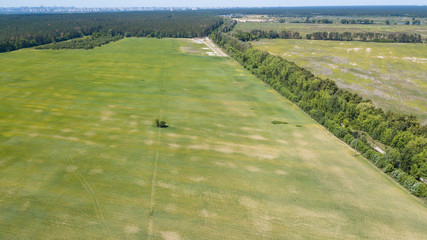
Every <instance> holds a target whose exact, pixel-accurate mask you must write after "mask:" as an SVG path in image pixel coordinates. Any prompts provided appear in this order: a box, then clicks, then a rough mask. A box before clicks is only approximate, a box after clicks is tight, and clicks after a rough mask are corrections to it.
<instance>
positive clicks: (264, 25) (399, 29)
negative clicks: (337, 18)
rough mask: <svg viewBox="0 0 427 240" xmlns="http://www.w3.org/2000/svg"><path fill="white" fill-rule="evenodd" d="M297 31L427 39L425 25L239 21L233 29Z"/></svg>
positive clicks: (302, 33)
mask: <svg viewBox="0 0 427 240" xmlns="http://www.w3.org/2000/svg"><path fill="white" fill-rule="evenodd" d="M254 29H255V30H264V31H268V30H275V31H279V32H280V31H297V32H299V33H300V35H301V36H303V37H305V35H307V34H309V33H313V32H374V33H407V34H420V35H421V38H422V39H423V40H424V41H426V40H427V25H401V24H400V25H380V24H367V25H363V24H338V23H335V24H309V23H278V22H239V23H238V24H237V25H236V27H235V28H234V30H235V31H238V30H240V31H245V32H250V31H252V30H254Z"/></svg>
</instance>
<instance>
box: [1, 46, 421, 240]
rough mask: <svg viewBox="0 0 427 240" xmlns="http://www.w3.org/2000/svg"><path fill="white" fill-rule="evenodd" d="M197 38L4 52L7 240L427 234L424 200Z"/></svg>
mask: <svg viewBox="0 0 427 240" xmlns="http://www.w3.org/2000/svg"><path fill="white" fill-rule="evenodd" d="M183 46H188V41H185V40H179V39H161V40H158V39H135V38H131V39H124V40H121V41H118V42H115V43H111V44H109V45H105V46H102V47H100V48H96V49H94V50H89V51H85V50H72V51H69V50H58V51H51V50H47V51H39V50H34V49H24V50H19V51H16V52H11V53H5V54H1V55H0V59H1V61H0V71H1V72H2V75H1V76H0V84H1V86H2V87H1V88H0V106H1V108H0V130H1V131H0V179H1V181H0V226H1V227H0V239H29V238H31V239H58V238H68V239H147V238H153V239H160V238H164V239H200V237H201V236H202V237H203V238H204V239H261V238H273V239H292V238H309V239H333V238H337V239H358V238H371V239H393V238H394V239H422V238H423V237H424V236H426V235H427V229H426V228H425V226H426V225H427V210H426V207H425V206H424V205H423V204H421V203H420V202H419V201H418V200H417V199H416V198H414V197H413V196H411V195H410V194H409V193H408V192H407V191H406V190H404V189H403V188H402V187H400V186H399V185H398V184H396V183H395V182H394V181H393V180H391V179H390V178H389V177H387V176H386V175H385V174H383V173H381V172H380V171H379V170H377V169H376V167H375V166H373V165H372V164H370V163H369V162H368V161H367V160H366V159H363V158H361V157H357V158H355V157H353V156H352V150H351V149H350V148H348V147H347V146H346V145H344V144H342V143H341V142H340V141H339V140H338V139H336V138H335V137H333V136H332V135H331V134H330V133H328V132H327V131H325V130H324V129H323V128H322V127H320V126H319V125H318V124H316V123H315V122H314V121H312V120H311V119H310V118H308V117H307V116H306V115H305V114H304V113H303V112H302V111H300V110H299V109H298V108H297V107H295V106H294V105H293V104H291V103H290V102H289V101H287V100H285V99H283V98H282V97H280V96H278V95H277V94H276V93H274V92H272V91H271V90H270V89H269V88H267V87H266V86H265V85H264V84H263V83H262V82H261V81H259V80H258V79H255V78H254V77H253V76H251V75H250V74H249V73H247V72H246V71H244V70H243V69H242V68H241V67H240V66H239V65H238V64H237V63H235V62H234V61H232V60H231V59H229V58H220V57H209V56H202V55H200V54H199V55H197V54H195V53H192V54H186V53H183V52H181V51H180V49H181V47H183ZM156 118H158V119H162V120H164V121H166V122H167V123H168V124H170V127H169V128H156V127H153V124H152V121H153V119H156ZM271 119H280V120H281V121H286V122H288V123H289V124H287V125H286V124H278V125H274V124H271ZM295 125H301V126H303V127H302V128H297V127H295Z"/></svg>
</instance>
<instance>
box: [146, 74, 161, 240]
mask: <svg viewBox="0 0 427 240" xmlns="http://www.w3.org/2000/svg"><path fill="white" fill-rule="evenodd" d="M163 83H164V80H162V85H161V87H162V90H163V87H164V84H163ZM163 101H164V94H162V97H161V100H160V111H159V118H158V119H159V120H161V119H162V115H163ZM160 135H161V128H158V130H157V141H156V143H157V148H156V154H155V157H154V168H153V177H152V178H151V193H150V209H149V217H148V226H147V233H148V236H147V239H152V237H153V234H154V204H155V202H154V195H155V192H156V178H157V168H158V162H159V142H160Z"/></svg>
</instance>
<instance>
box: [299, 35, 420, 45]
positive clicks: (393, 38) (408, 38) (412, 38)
mask: <svg viewBox="0 0 427 240" xmlns="http://www.w3.org/2000/svg"><path fill="white" fill-rule="evenodd" d="M306 38H307V39H313V40H335V41H373V42H399V43H422V42H423V41H422V39H421V35H420V34H406V33H373V32H366V33H364V32H342V33H339V32H314V33H311V34H307V35H306Z"/></svg>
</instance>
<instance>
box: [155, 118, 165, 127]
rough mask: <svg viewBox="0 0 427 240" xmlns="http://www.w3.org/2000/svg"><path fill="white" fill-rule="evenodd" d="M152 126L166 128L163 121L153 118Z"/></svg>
mask: <svg viewBox="0 0 427 240" xmlns="http://www.w3.org/2000/svg"><path fill="white" fill-rule="evenodd" d="M154 126H156V127H158V128H167V127H168V125H167V124H166V122H165V121H160V120H159V119H156V120H154Z"/></svg>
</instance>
